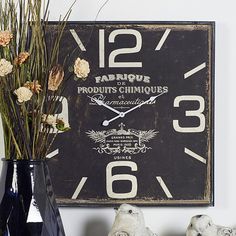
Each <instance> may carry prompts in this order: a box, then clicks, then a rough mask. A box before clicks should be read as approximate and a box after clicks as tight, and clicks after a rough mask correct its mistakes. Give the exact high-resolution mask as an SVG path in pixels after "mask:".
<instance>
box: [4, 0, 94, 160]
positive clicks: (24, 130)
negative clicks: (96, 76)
mask: <svg viewBox="0 0 236 236" xmlns="http://www.w3.org/2000/svg"><path fill="white" fill-rule="evenodd" d="M48 8H49V1H48V0H17V1H15V0H5V1H1V2H0V113H1V117H2V123H3V130H4V141H5V157H6V159H17V160H21V159H27V160H36V159H44V158H45V157H46V155H47V153H48V152H49V149H50V146H51V145H52V142H53V141H54V140H55V137H56V135H57V133H58V132H59V131H67V130H69V129H70V126H69V124H68V123H67V122H65V121H63V120H62V119H59V118H58V117H57V116H56V115H55V114H56V113H57V110H58V98H59V97H60V96H62V94H63V91H64V89H65V86H66V83H67V82H68V80H69V79H70V78H71V77H73V76H74V75H76V76H77V77H78V78H79V79H81V78H86V77H87V76H88V74H89V72H90V69H89V63H88V62H87V61H86V60H84V59H80V58H77V60H76V61H75V64H74V71H73V72H70V71H69V70H68V71H64V68H63V66H62V65H60V64H58V55H59V47H60V40H61V37H62V34H63V31H64V28H65V26H66V22H67V20H68V17H69V15H70V12H71V8H70V9H69V11H68V12H67V13H66V15H65V16H64V18H63V19H62V20H61V21H59V22H58V25H57V29H56V30H57V34H56V35H55V36H54V38H53V39H51V40H52V42H54V45H53V47H50V48H49V47H48V46H47V43H46V32H47V26H48V23H49V22H48V15H49V10H48ZM52 129H56V130H57V132H56V133H55V134H54V137H51V136H50V131H51V130H52Z"/></svg>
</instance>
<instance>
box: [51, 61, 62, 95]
mask: <svg viewBox="0 0 236 236" xmlns="http://www.w3.org/2000/svg"><path fill="white" fill-rule="evenodd" d="M63 79H64V70H63V67H62V66H61V65H59V64H58V65H56V66H54V67H53V68H52V69H51V71H50V74H49V78H48V90H51V91H56V90H58V87H59V86H60V84H61V82H62V80H63Z"/></svg>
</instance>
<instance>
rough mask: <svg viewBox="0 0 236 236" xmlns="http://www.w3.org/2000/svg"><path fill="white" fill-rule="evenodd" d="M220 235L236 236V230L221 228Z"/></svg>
mask: <svg viewBox="0 0 236 236" xmlns="http://www.w3.org/2000/svg"><path fill="white" fill-rule="evenodd" d="M217 235H218V236H235V235H236V230H235V229H231V228H221V229H220V230H219V231H218V234H217Z"/></svg>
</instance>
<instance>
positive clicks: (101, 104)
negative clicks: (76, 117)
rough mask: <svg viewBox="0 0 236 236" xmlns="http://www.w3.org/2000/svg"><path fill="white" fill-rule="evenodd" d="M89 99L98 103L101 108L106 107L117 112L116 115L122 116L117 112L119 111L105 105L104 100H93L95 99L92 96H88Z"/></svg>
mask: <svg viewBox="0 0 236 236" xmlns="http://www.w3.org/2000/svg"><path fill="white" fill-rule="evenodd" d="M88 97H89V98H90V99H91V101H93V102H96V103H97V104H98V105H99V106H103V107H106V108H107V109H109V110H111V111H113V112H115V113H116V114H120V112H119V111H117V110H116V109H114V108H113V107H110V106H108V105H107V104H106V103H104V102H103V101H102V100H100V99H97V98H93V97H90V96H88Z"/></svg>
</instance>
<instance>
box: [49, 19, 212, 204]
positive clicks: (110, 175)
mask: <svg viewBox="0 0 236 236" xmlns="http://www.w3.org/2000/svg"><path fill="white" fill-rule="evenodd" d="M48 29H49V33H48V43H49V46H50V39H51V38H52V37H51V36H52V35H53V34H54V33H56V32H55V31H54V24H53V22H51V23H50V24H49V26H48ZM78 56H79V57H81V58H83V59H86V60H87V61H88V62H89V63H90V69H91V72H90V75H89V77H88V78H87V79H86V80H73V79H72V80H71V81H70V82H69V85H68V89H67V91H66V95H65V98H64V99H63V100H61V109H60V111H59V116H60V117H63V118H64V119H65V120H69V122H70V125H71V127H72V129H71V131H69V132H67V133H61V134H59V137H58V140H57V142H56V143H55V145H54V147H53V149H52V153H51V154H50V155H49V156H50V157H51V159H50V160H49V166H50V169H51V174H52V180H53V184H54V191H55V194H56V197H57V201H58V203H59V204H60V205H66V206H68V205H73V206H75V205H100V206H106V205H117V204H121V203H131V204H137V205H213V163H214V162H213V161H214V159H213V154H214V152H213V150H214V149H213V145H214V22H96V23H93V22H69V23H68V25H67V26H66V29H65V33H64V35H63V38H62V44H61V53H60V60H61V63H64V62H65V64H64V67H65V69H73V68H71V66H73V63H74V61H75V59H76V58H77V57H78ZM65 59H67V60H65Z"/></svg>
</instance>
